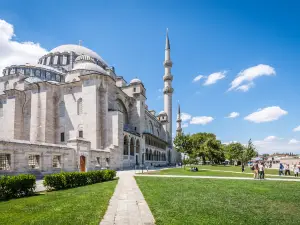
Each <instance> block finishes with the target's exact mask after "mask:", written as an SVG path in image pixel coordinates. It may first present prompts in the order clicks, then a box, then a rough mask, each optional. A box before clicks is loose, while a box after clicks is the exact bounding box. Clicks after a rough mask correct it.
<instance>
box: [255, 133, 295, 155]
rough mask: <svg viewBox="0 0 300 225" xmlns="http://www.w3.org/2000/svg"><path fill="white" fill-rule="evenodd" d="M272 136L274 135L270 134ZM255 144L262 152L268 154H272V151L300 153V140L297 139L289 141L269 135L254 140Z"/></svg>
mask: <svg viewBox="0 0 300 225" xmlns="http://www.w3.org/2000/svg"><path fill="white" fill-rule="evenodd" d="M270 137H272V136H270ZM273 137H274V136H273ZM266 139H267V140H266ZM268 139H271V140H268ZM295 142H296V143H295ZM293 143H294V144H293ZM253 144H254V146H255V147H256V149H257V151H258V152H259V153H260V154H267V153H268V154H272V153H276V152H279V153H285V152H293V153H300V146H299V141H297V140H295V139H291V140H290V141H289V142H287V141H286V140H284V139H283V138H278V137H276V138H268V137H266V138H265V139H264V140H259V141H253ZM297 144H298V145H297Z"/></svg>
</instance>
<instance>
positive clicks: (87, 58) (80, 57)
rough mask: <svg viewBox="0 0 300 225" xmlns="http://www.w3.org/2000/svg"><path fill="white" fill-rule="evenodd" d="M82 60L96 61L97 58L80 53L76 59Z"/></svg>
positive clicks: (76, 61)
mask: <svg viewBox="0 0 300 225" xmlns="http://www.w3.org/2000/svg"><path fill="white" fill-rule="evenodd" d="M82 61H83V62H92V63H96V62H95V60H94V59H93V58H92V57H90V56H88V55H80V56H78V57H77V58H76V59H75V63H78V62H82Z"/></svg>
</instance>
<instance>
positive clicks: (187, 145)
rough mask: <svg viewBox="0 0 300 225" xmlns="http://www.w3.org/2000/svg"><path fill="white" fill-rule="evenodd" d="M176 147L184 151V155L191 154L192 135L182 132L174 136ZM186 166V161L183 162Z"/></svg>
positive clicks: (177, 149) (179, 150)
mask: <svg viewBox="0 0 300 225" xmlns="http://www.w3.org/2000/svg"><path fill="white" fill-rule="evenodd" d="M173 143H174V147H175V149H176V151H178V152H181V153H183V154H184V155H191V153H192V145H191V138H190V135H189V134H187V135H185V134H181V135H177V136H176V137H175V138H174V141H173ZM183 165H184V167H185V163H184V164H183Z"/></svg>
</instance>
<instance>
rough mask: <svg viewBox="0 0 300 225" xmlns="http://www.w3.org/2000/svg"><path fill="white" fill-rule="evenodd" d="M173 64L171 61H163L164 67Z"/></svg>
mask: <svg viewBox="0 0 300 225" xmlns="http://www.w3.org/2000/svg"><path fill="white" fill-rule="evenodd" d="M172 65H173V62H172V61H171V60H165V61H164V67H172Z"/></svg>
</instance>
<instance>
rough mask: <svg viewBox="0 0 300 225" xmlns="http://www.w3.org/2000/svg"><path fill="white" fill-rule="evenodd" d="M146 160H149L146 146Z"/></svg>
mask: <svg viewBox="0 0 300 225" xmlns="http://www.w3.org/2000/svg"><path fill="white" fill-rule="evenodd" d="M146 160H149V153H148V148H147V149H146Z"/></svg>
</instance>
